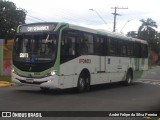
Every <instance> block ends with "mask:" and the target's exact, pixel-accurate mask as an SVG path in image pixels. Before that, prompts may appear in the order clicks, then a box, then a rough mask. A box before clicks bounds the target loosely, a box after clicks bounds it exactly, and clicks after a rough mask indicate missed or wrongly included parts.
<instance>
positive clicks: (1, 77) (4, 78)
mask: <svg viewBox="0 0 160 120" xmlns="http://www.w3.org/2000/svg"><path fill="white" fill-rule="evenodd" d="M0 81H7V82H11V76H0Z"/></svg>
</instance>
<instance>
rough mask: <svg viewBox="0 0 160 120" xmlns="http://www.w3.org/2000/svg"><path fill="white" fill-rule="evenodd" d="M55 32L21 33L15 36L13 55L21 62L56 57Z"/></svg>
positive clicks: (43, 60) (44, 60)
mask: <svg viewBox="0 0 160 120" xmlns="http://www.w3.org/2000/svg"><path fill="white" fill-rule="evenodd" d="M56 42H57V37H56V35H55V34H33V35H19V36H17V37H16V38H15V41H14V49H13V55H14V56H13V57H14V60H16V61H19V62H30V63H41V62H46V61H51V60H53V59H54V58H55V53H56V52H55V51H56Z"/></svg>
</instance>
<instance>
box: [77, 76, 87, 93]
mask: <svg viewBox="0 0 160 120" xmlns="http://www.w3.org/2000/svg"><path fill="white" fill-rule="evenodd" d="M85 86H86V82H85V78H84V76H83V75H82V74H81V75H80V76H79V78H78V85H77V91H78V93H82V92H84V91H85Z"/></svg>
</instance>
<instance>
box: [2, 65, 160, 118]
mask: <svg viewBox="0 0 160 120" xmlns="http://www.w3.org/2000/svg"><path fill="white" fill-rule="evenodd" d="M0 111H160V67H154V68H153V69H151V70H149V71H148V72H145V73H144V75H143V77H142V78H141V79H140V80H136V81H134V83H133V85H131V86H123V85H121V84H119V83H116V84H106V85H98V86H92V87H91V90H90V91H89V92H86V93H82V94H77V93H76V92H74V89H68V90H62V91H48V92H43V91H41V90H40V88H35V87H31V86H8V87H0ZM0 119H1V118H0ZM10 119H11V118H10ZM12 119H22V118H12ZM23 119H27V118H23ZM38 119H40V120H41V119H43V118H38ZM45 119H47V120H50V119H52V120H53V118H45ZM55 119H56V120H66V119H67V120H73V119H74V120H75V119H76V120H82V119H83V120H85V119H87V120H88V119H89V120H112V119H113V120H128V119H129V120H138V119H139V120H143V117H140V118H138V117H136V118H133V117H130V118H125V117H121V118H117V117H116V118H114V117H112V118H109V117H95V118H93V117H88V118H84V117H76V118H73V117H54V120H55Z"/></svg>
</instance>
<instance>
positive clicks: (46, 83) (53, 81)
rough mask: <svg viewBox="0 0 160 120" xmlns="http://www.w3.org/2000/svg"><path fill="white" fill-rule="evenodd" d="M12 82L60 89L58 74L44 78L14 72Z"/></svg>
mask: <svg viewBox="0 0 160 120" xmlns="http://www.w3.org/2000/svg"><path fill="white" fill-rule="evenodd" d="M12 82H13V83H16V84H18V85H30V86H37V87H42V88H48V89H58V88H59V87H58V76H57V75H54V76H47V77H43V78H26V77H22V76H19V75H17V74H15V73H12Z"/></svg>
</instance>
